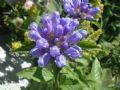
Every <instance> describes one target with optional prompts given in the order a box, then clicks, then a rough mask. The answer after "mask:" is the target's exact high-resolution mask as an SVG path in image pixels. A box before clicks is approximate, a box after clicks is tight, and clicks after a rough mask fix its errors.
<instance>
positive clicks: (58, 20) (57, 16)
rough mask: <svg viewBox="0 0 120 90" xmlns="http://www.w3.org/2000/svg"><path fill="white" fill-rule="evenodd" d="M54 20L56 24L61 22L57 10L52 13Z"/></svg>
mask: <svg viewBox="0 0 120 90" xmlns="http://www.w3.org/2000/svg"><path fill="white" fill-rule="evenodd" d="M52 21H53V24H54V25H56V24H59V23H60V14H59V12H57V11H55V12H54V13H53V15H52Z"/></svg>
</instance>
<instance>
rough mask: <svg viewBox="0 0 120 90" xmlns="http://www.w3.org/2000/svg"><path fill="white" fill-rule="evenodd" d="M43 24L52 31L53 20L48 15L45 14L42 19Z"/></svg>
mask: <svg viewBox="0 0 120 90" xmlns="http://www.w3.org/2000/svg"><path fill="white" fill-rule="evenodd" d="M42 22H43V26H44V27H45V28H47V29H48V30H49V32H51V31H52V21H51V19H50V18H49V17H48V16H44V17H43V19H42Z"/></svg>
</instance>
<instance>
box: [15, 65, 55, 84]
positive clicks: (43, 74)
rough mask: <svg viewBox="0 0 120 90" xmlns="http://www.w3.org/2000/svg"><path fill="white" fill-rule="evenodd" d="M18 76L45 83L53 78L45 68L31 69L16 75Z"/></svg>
mask: <svg viewBox="0 0 120 90" xmlns="http://www.w3.org/2000/svg"><path fill="white" fill-rule="evenodd" d="M17 75H18V76H20V77H24V78H27V79H32V80H35V81H37V82H47V81H49V80H51V79H52V78H53V75H52V73H51V72H50V71H49V70H48V69H46V68H43V69H42V68H39V67H33V68H29V69H26V70H23V71H21V72H18V73H17Z"/></svg>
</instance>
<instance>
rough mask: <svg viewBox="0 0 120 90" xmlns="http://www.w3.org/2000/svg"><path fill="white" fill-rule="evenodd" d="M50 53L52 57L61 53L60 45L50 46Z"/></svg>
mask: <svg viewBox="0 0 120 90" xmlns="http://www.w3.org/2000/svg"><path fill="white" fill-rule="evenodd" d="M50 55H51V56H52V57H56V56H58V55H60V48H59V47H58V46H52V47H50Z"/></svg>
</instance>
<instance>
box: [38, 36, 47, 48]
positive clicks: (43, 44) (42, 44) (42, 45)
mask: <svg viewBox="0 0 120 90" xmlns="http://www.w3.org/2000/svg"><path fill="white" fill-rule="evenodd" d="M36 46H37V47H38V48H48V47H49V43H48V41H47V40H46V39H44V38H41V39H39V40H37V41H36Z"/></svg>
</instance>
